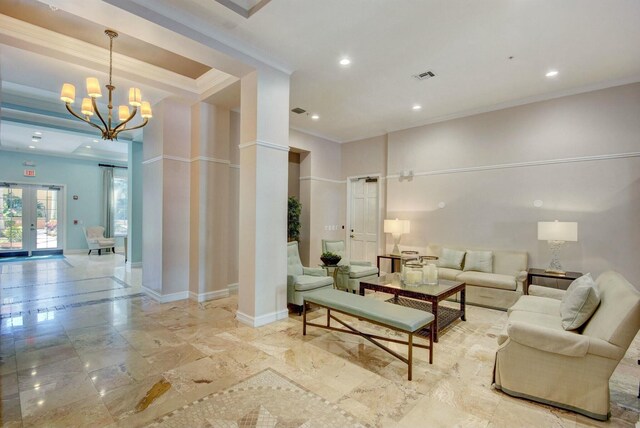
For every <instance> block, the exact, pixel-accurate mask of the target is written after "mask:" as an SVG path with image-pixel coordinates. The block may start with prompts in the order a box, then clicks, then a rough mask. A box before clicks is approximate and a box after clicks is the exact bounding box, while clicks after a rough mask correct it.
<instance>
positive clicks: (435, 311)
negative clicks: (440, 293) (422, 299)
mask: <svg viewBox="0 0 640 428" xmlns="http://www.w3.org/2000/svg"><path fill="white" fill-rule="evenodd" d="M431 310H432V311H433V318H434V319H433V324H431V329H432V330H433V341H434V342H436V343H437V342H438V301H437V300H435V301H433V302H431Z"/></svg>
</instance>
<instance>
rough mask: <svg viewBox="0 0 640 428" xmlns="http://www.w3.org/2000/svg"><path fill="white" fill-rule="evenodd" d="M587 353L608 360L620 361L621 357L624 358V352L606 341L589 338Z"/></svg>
mask: <svg viewBox="0 0 640 428" xmlns="http://www.w3.org/2000/svg"><path fill="white" fill-rule="evenodd" d="M589 353H590V354H593V355H598V356H599V357H604V358H608V359H610V360H615V361H620V360H621V359H622V357H624V353H625V350H624V349H623V348H621V347H619V346H616V345H614V344H612V343H609V342H607V341H606V340H602V339H598V338H597V337H589Z"/></svg>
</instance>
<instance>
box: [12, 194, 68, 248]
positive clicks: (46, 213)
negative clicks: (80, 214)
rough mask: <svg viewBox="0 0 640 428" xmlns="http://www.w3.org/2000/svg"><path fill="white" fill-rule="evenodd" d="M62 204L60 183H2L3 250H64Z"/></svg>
mask: <svg viewBox="0 0 640 428" xmlns="http://www.w3.org/2000/svg"><path fill="white" fill-rule="evenodd" d="M62 206H63V204H62V199H61V191H60V187H56V186H41V185H30V184H23V185H21V184H7V183H3V184H0V210H1V211H0V253H15V254H18V255H31V254H43V253H48V252H52V251H59V250H62V236H63V235H62V227H63V225H64V218H63V212H62V211H63V210H62Z"/></svg>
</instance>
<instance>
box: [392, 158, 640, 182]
mask: <svg viewBox="0 0 640 428" xmlns="http://www.w3.org/2000/svg"><path fill="white" fill-rule="evenodd" d="M636 157H640V152H628V153H612V154H605V155H593V156H579V157H574V158H560V159H546V160H539V161H527V162H513V163H503V164H495V165H480V166H470V167H466V168H450V169H438V170H434V171H423V172H416V173H414V174H413V176H414V177H424V176H430V175H444V174H460V173H464V172H477V171H491V170H497V169H508V168H526V167H531V166H544V165H556V164H563V163H575V162H593V161H603V160H612V159H626V158H636ZM400 177H401V175H400V174H393V175H387V176H386V177H385V178H386V179H393V178H400Z"/></svg>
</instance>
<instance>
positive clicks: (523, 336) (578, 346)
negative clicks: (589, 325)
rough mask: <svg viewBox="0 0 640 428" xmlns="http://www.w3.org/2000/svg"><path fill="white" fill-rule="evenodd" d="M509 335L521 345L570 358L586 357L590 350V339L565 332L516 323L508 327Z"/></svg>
mask: <svg viewBox="0 0 640 428" xmlns="http://www.w3.org/2000/svg"><path fill="white" fill-rule="evenodd" d="M507 333H508V334H509V338H510V339H511V340H513V341H514V342H518V343H519V344H521V345H525V346H529V347H531V348H535V349H539V350H541V351H546V352H551V353H554V354H560V355H566V356H568V357H584V356H585V355H587V351H588V350H589V338H588V337H586V336H583V335H581V334H578V333H571V332H568V331H564V330H554V329H551V328H548V327H542V326H538V325H533V324H528V323H523V322H518V321H515V322H511V323H509V324H508V325H507Z"/></svg>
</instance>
